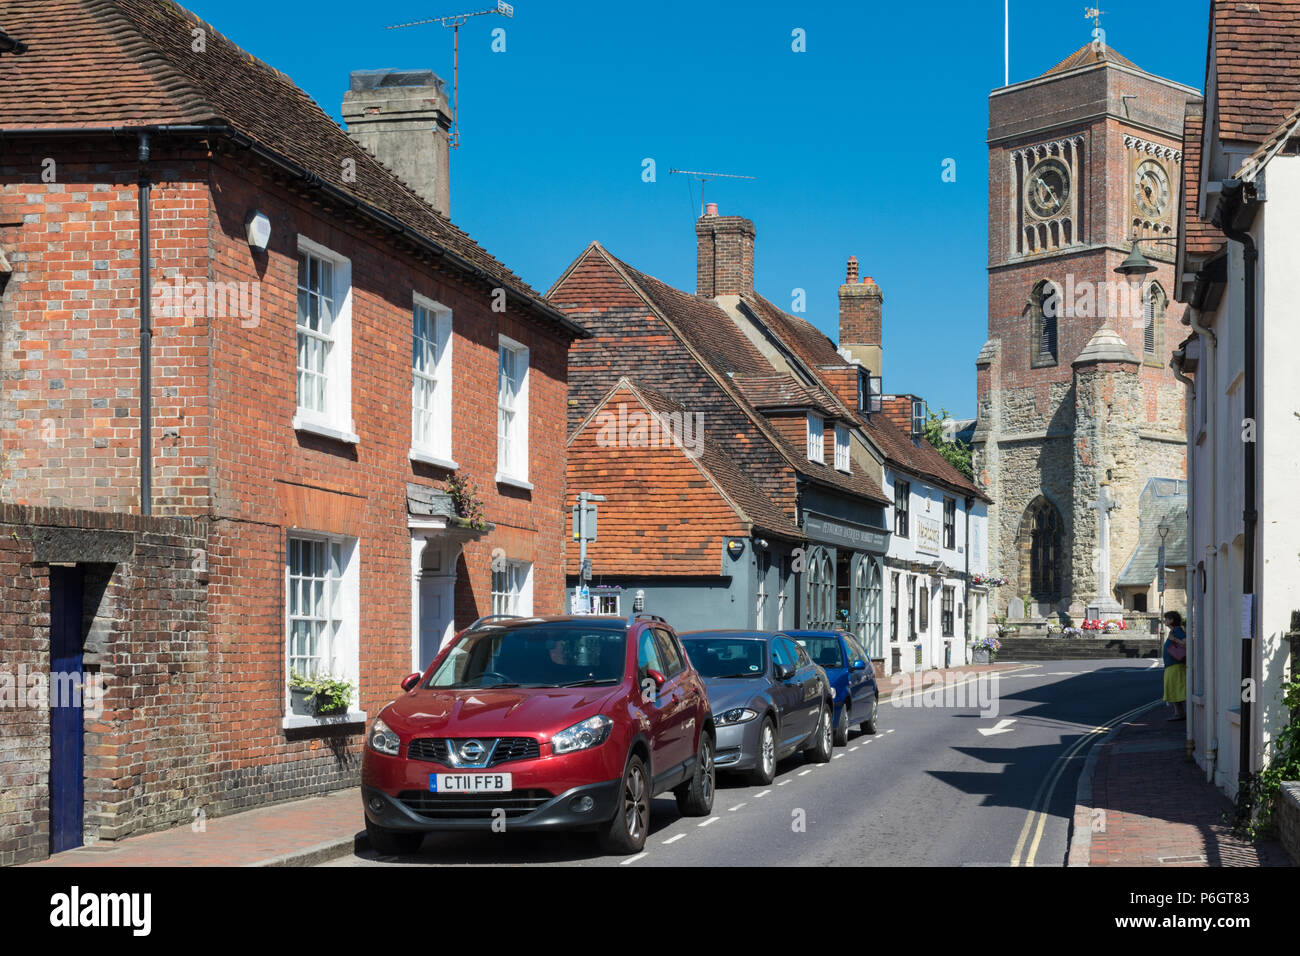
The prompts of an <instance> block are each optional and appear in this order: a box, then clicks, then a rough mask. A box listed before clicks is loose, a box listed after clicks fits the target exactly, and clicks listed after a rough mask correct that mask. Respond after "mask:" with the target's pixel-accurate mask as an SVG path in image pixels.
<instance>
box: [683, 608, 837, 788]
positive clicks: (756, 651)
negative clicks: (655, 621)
mask: <svg viewBox="0 0 1300 956" xmlns="http://www.w3.org/2000/svg"><path fill="white" fill-rule="evenodd" d="M681 638H682V644H683V646H684V647H685V648H686V653H687V654H688V655H689V656H690V659H691V663H692V664H693V665H694V666H695V669H696V670H697V671H698V672H699V675H700V676H701V677H702V678H704V687H705V690H706V691H707V692H708V695H709V706H710V709H711V710H712V711H713V722H714V726H715V728H716V730H717V735H718V736H717V747H716V752H715V755H714V764H715V766H716V767H717V769H718V770H720V771H743V772H746V773H748V774H749V776H750V778H751V780H752V781H753V782H754V783H757V784H767V783H771V782H772V778H773V777H774V776H775V775H776V762H777V761H778V760H781V759H782V758H784V757H788V756H789V755H790V754H793V753H795V752H796V751H800V750H802V751H804V752H805V753H807V754H808V755H809V756H810V757H811V758H812V759H813V760H814V761H816V762H818V763H825V762H826V761H828V760H830V759H831V750H832V748H833V747H834V740H833V736H834V728H833V715H834V707H835V704H834V700H835V698H834V692H833V691H832V689H831V683H830V681H829V680H828V679H827V678H826V672H825V671H824V670H822V669H821V668H820V667H818V666H817V665H816V664H814V663H813V661H812V658H810V657H809V656H808V652H807V651H805V650H804V649H803V648H802V647H800V646H799V645H798V644H797V643H796V642H795V641H794V640H793V639H791V638H790V637H788V636H786V635H784V634H773V633H770V632H768V631H689V632H687V633H684V634H682V635H681Z"/></svg>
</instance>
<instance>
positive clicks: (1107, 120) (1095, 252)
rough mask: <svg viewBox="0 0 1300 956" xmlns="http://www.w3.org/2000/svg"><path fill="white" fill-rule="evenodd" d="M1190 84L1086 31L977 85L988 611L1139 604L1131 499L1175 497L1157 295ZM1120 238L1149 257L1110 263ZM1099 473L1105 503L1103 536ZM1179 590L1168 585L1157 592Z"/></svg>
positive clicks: (1177, 480) (1171, 228)
mask: <svg viewBox="0 0 1300 956" xmlns="http://www.w3.org/2000/svg"><path fill="white" fill-rule="evenodd" d="M1198 97H1199V94H1198V93H1197V91H1196V90H1194V89H1191V88H1189V87H1185V86H1182V85H1181V84H1178V83H1174V82H1172V81H1170V80H1165V79H1162V78H1160V77H1157V76H1153V75H1152V74H1150V73H1146V72H1144V71H1143V70H1141V69H1139V68H1138V67H1137V66H1136V65H1135V64H1134V63H1132V62H1131V61H1130V60H1128V59H1126V58H1125V57H1123V56H1121V55H1120V54H1119V53H1117V52H1116V51H1114V50H1110V49H1107V48H1106V47H1104V46H1102V45H1101V44H1090V45H1088V46H1085V47H1083V48H1082V49H1080V50H1078V51H1076V52H1075V53H1074V54H1072V55H1071V56H1069V57H1067V58H1066V59H1065V60H1063V61H1062V62H1061V63H1059V64H1057V65H1056V66H1054V67H1053V68H1052V69H1050V70H1048V71H1047V72H1046V73H1044V74H1043V75H1042V76H1039V77H1036V78H1034V79H1031V80H1026V81H1024V82H1021V83H1016V84H1013V85H1011V86H1008V87H1004V88H1002V89H998V90H994V91H993V93H992V94H990V96H989V134H988V145H989V240H988V248H989V264H988V272H989V296H988V298H989V315H988V331H989V334H988V341H987V342H986V343H985V345H984V347H983V348H982V349H981V350H980V353H979V356H978V358H977V359H976V368H977V373H978V391H979V401H978V422H977V426H976V431H975V436H974V442H975V466H976V480H977V481H979V482H981V483H982V485H983V486H984V488H985V489H986V490H987V492H988V494H989V496H990V497H991V498H992V499H993V505H992V506H990V508H989V528H990V531H989V534H990V538H991V540H990V568H991V569H994V570H996V571H998V572H999V573H1001V574H1002V575H1003V576H1004V577H1006V578H1007V579H1008V584H1007V586H1006V587H1005V588H1003V589H1002V590H1001V593H1000V594H999V598H998V600H997V601H995V611H996V612H997V613H1010V615H1011V616H1013V617H1014V616H1016V615H1017V614H1018V613H1020V614H1023V616H1024V617H1025V618H1028V619H1030V620H1034V619H1038V620H1042V619H1044V618H1049V617H1054V616H1056V615H1058V614H1062V613H1065V614H1069V615H1070V616H1071V617H1072V618H1073V619H1074V620H1075V622H1076V623H1077V622H1078V621H1079V620H1080V619H1082V617H1083V616H1084V615H1085V612H1086V609H1087V608H1088V607H1091V606H1096V605H1097V604H1098V603H1101V604H1102V605H1103V606H1105V605H1106V604H1108V603H1112V602H1114V601H1116V600H1118V601H1121V602H1124V607H1125V608H1127V609H1130V610H1131V609H1133V608H1134V607H1135V606H1137V608H1138V609H1146V600H1147V598H1148V594H1147V589H1146V588H1144V587H1138V586H1134V585H1133V584H1132V581H1131V580H1130V583H1129V585H1128V587H1127V588H1126V587H1125V584H1124V578H1123V576H1122V574H1121V572H1123V571H1124V570H1125V568H1126V567H1127V566H1129V565H1130V564H1131V562H1132V558H1133V556H1134V554H1135V553H1137V552H1138V551H1139V550H1140V548H1141V546H1142V544H1143V541H1144V535H1145V532H1146V529H1147V526H1148V524H1150V521H1149V519H1150V518H1151V516H1150V515H1146V516H1144V515H1142V514H1141V513H1140V511H1141V509H1140V508H1139V502H1140V501H1146V502H1148V503H1149V502H1150V501H1151V500H1159V501H1160V502H1161V504H1160V507H1162V508H1167V507H1169V501H1170V495H1173V496H1174V498H1176V496H1177V494H1178V493H1180V491H1181V492H1182V493H1183V494H1185V484H1184V483H1182V479H1183V477H1184V475H1185V437H1186V436H1185V434H1184V419H1183V410H1184V406H1183V389H1182V387H1181V386H1180V385H1179V383H1178V381H1177V380H1176V379H1175V378H1174V375H1173V372H1172V371H1171V370H1170V369H1169V367H1168V363H1169V353H1170V351H1171V350H1172V349H1173V348H1174V347H1175V346H1176V345H1177V342H1178V341H1179V339H1180V338H1181V336H1178V334H1177V330H1178V328H1179V322H1178V318H1179V314H1177V313H1176V312H1175V309H1174V308H1173V307H1172V306H1171V305H1170V292H1171V291H1172V289H1173V288H1174V275H1173V261H1174V251H1175V247H1174V243H1173V241H1172V240H1173V237H1174V233H1175V229H1176V226H1177V209H1178V187H1179V184H1180V183H1181V182H1182V175H1183V171H1182V152H1181V149H1182V146H1181V143H1182V127H1183V112H1184V107H1185V105H1186V103H1187V102H1188V101H1189V100H1193V99H1197V98H1198ZM1135 237H1141V238H1142V239H1143V240H1145V241H1143V242H1142V243H1141V244H1140V248H1141V250H1142V252H1143V254H1144V255H1145V256H1146V257H1147V258H1148V259H1149V260H1150V261H1151V263H1152V264H1153V265H1155V266H1156V271H1155V272H1153V273H1151V274H1149V275H1146V276H1141V277H1134V278H1132V279H1130V278H1127V277H1125V276H1122V275H1118V274H1116V272H1115V271H1114V270H1115V267H1116V266H1118V265H1119V264H1120V263H1121V262H1122V261H1123V260H1124V258H1125V257H1126V256H1127V255H1128V253H1129V251H1130V249H1131V248H1132V243H1133V240H1134V238H1135ZM1139 279H1140V281H1138V280H1139ZM1152 481H1155V482H1156V485H1153V486H1152V487H1156V486H1158V489H1159V490H1160V491H1161V492H1162V496H1156V497H1155V498H1153V496H1152V495H1151V494H1150V489H1149V488H1148V485H1149V484H1150V483H1151V482H1152ZM1102 487H1105V489H1106V492H1107V494H1108V495H1109V497H1110V498H1112V499H1113V500H1114V501H1115V502H1116V504H1117V507H1116V508H1115V509H1114V510H1112V511H1111V512H1110V513H1109V525H1110V533H1109V537H1110V541H1109V547H1108V548H1107V547H1103V544H1102V542H1101V541H1100V540H1099V537H1098V528H1099V525H1100V523H1101V521H1100V518H1099V513H1098V511H1097V509H1096V507H1095V502H1096V501H1097V499H1098V496H1099V492H1100V490H1101V488H1102ZM1144 489H1147V490H1148V494H1147V495H1146V496H1145V497H1144V495H1143V491H1144ZM1152 529H1154V525H1152ZM1106 554H1108V555H1109V559H1108V565H1109V574H1102V573H1099V572H1100V571H1101V569H1100V566H1099V561H1100V560H1101V556H1102V555H1106ZM1107 580H1108V581H1109V585H1110V586H1108V585H1107V584H1105V583H1103V582H1106V581H1107ZM1148 583H1150V582H1148ZM1099 587H1101V588H1104V589H1106V590H1109V591H1111V593H1110V594H1107V595H1103V594H1099V593H1098V589H1099ZM1181 601H1182V595H1181V593H1180V594H1178V595H1172V594H1170V593H1169V592H1166V606H1167V607H1174V608H1177V607H1181V603H1180V602H1181ZM1152 610H1154V605H1152Z"/></svg>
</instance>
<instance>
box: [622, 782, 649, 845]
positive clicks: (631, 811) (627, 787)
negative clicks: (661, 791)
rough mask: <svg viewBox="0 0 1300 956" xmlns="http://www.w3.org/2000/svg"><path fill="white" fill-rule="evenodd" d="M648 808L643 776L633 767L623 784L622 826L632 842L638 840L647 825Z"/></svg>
mask: <svg viewBox="0 0 1300 956" xmlns="http://www.w3.org/2000/svg"><path fill="white" fill-rule="evenodd" d="M649 817H650V807H649V804H648V802H647V801H646V798H645V776H644V775H643V774H642V772H641V768H640V767H633V768H632V772H631V773H629V774H628V775H627V781H626V782H625V783H624V784H623V825H624V826H625V827H627V834H628V836H630V837H631V838H632V839H633V840H640V839H641V835H642V833H643V832H644V831H645V829H646V827H647V826H648V825H649Z"/></svg>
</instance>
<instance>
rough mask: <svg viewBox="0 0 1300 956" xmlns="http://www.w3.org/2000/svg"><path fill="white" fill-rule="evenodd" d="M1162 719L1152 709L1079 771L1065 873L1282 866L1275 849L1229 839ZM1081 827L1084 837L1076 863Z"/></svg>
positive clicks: (1174, 732)
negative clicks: (1078, 802) (1073, 869)
mask: <svg viewBox="0 0 1300 956" xmlns="http://www.w3.org/2000/svg"><path fill="white" fill-rule="evenodd" d="M1170 714H1171V711H1170V710H1169V708H1168V707H1166V706H1164V705H1160V706H1157V707H1155V708H1154V709H1152V710H1149V711H1147V712H1146V713H1145V714H1141V715H1139V716H1138V717H1137V718H1136V719H1135V720H1134V721H1133V722H1132V723H1130V724H1127V725H1125V726H1124V727H1122V728H1120V730H1119V731H1118V732H1117V733H1115V734H1113V735H1112V736H1110V737H1109V738H1108V739H1106V740H1105V741H1103V742H1101V743H1099V744H1098V745H1097V746H1098V748H1099V749H1098V751H1097V754H1096V755H1095V760H1090V763H1091V764H1092V766H1091V767H1085V768H1084V771H1083V772H1084V774H1088V773H1089V772H1090V771H1091V791H1092V793H1091V805H1090V806H1081V807H1079V808H1077V809H1076V811H1075V830H1076V833H1075V839H1074V840H1073V841H1072V844H1071V850H1070V862H1071V865H1080V864H1081V863H1082V864H1083V865H1088V866H1290V865H1291V861H1290V859H1289V858H1288V856H1287V854H1286V851H1285V850H1284V849H1282V846H1281V845H1280V844H1278V843H1272V842H1264V843H1259V844H1252V843H1250V842H1248V841H1246V840H1242V839H1239V838H1237V837H1234V836H1233V835H1232V832H1231V826H1230V825H1229V824H1228V823H1225V822H1224V820H1225V815H1227V814H1230V812H1231V810H1232V803H1231V801H1229V800H1228V798H1227V797H1226V796H1224V795H1223V794H1222V793H1221V792H1220V791H1219V790H1218V789H1216V788H1215V787H1214V786H1212V785H1211V784H1210V783H1208V782H1207V781H1206V779H1205V774H1204V772H1203V771H1202V770H1201V768H1200V767H1198V766H1197V765H1196V763H1195V761H1193V760H1192V758H1191V757H1189V756H1187V755H1186V750H1185V747H1184V741H1185V739H1186V734H1187V730H1186V725H1185V724H1184V723H1183V722H1182V721H1170V720H1168V718H1169V716H1170ZM1082 783H1083V786H1081V788H1080V789H1081V793H1083V792H1085V791H1086V789H1087V781H1083V782H1082ZM1096 811H1103V812H1102V813H1097V812H1096ZM1083 827H1087V828H1088V829H1089V831H1090V834H1089V836H1088V838H1086V839H1084V840H1083V841H1082V842H1083V844H1084V847H1085V850H1084V853H1083V857H1084V858H1083V859H1079V857H1080V853H1079V852H1078V849H1079V844H1080V842H1081V841H1080V839H1079V838H1080V836H1083V834H1081V833H1080V830H1081V828H1083ZM1089 843H1090V846H1089V845H1088V844H1089Z"/></svg>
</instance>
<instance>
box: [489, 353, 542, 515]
mask: <svg viewBox="0 0 1300 956" xmlns="http://www.w3.org/2000/svg"><path fill="white" fill-rule="evenodd" d="M507 354H512V355H514V356H516V360H517V361H520V362H521V363H522V365H523V373H522V375H521V376H520V381H519V383H518V384H517V386H516V389H515V392H514V395H513V397H512V398H509V399H508V393H507V392H506V390H505V389H504V388H503V387H502V383H503V382H504V381H505V379H506V358H505V356H506V355H507ZM530 371H531V368H530V363H529V350H528V347H527V346H526V345H524V344H523V343H522V342H516V341H515V340H514V339H512V338H509V337H508V336H505V335H501V336H498V342H497V474H496V480H497V483H498V484H505V485H514V486H516V487H519V488H524V489H526V490H528V491H531V490H532V488H533V486H532V485H531V484H529V482H528V385H529V379H530V378H531V375H530ZM511 402H512V404H511ZM507 413H509V414H510V424H509V425H507V424H506V418H505V416H506V415H507Z"/></svg>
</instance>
